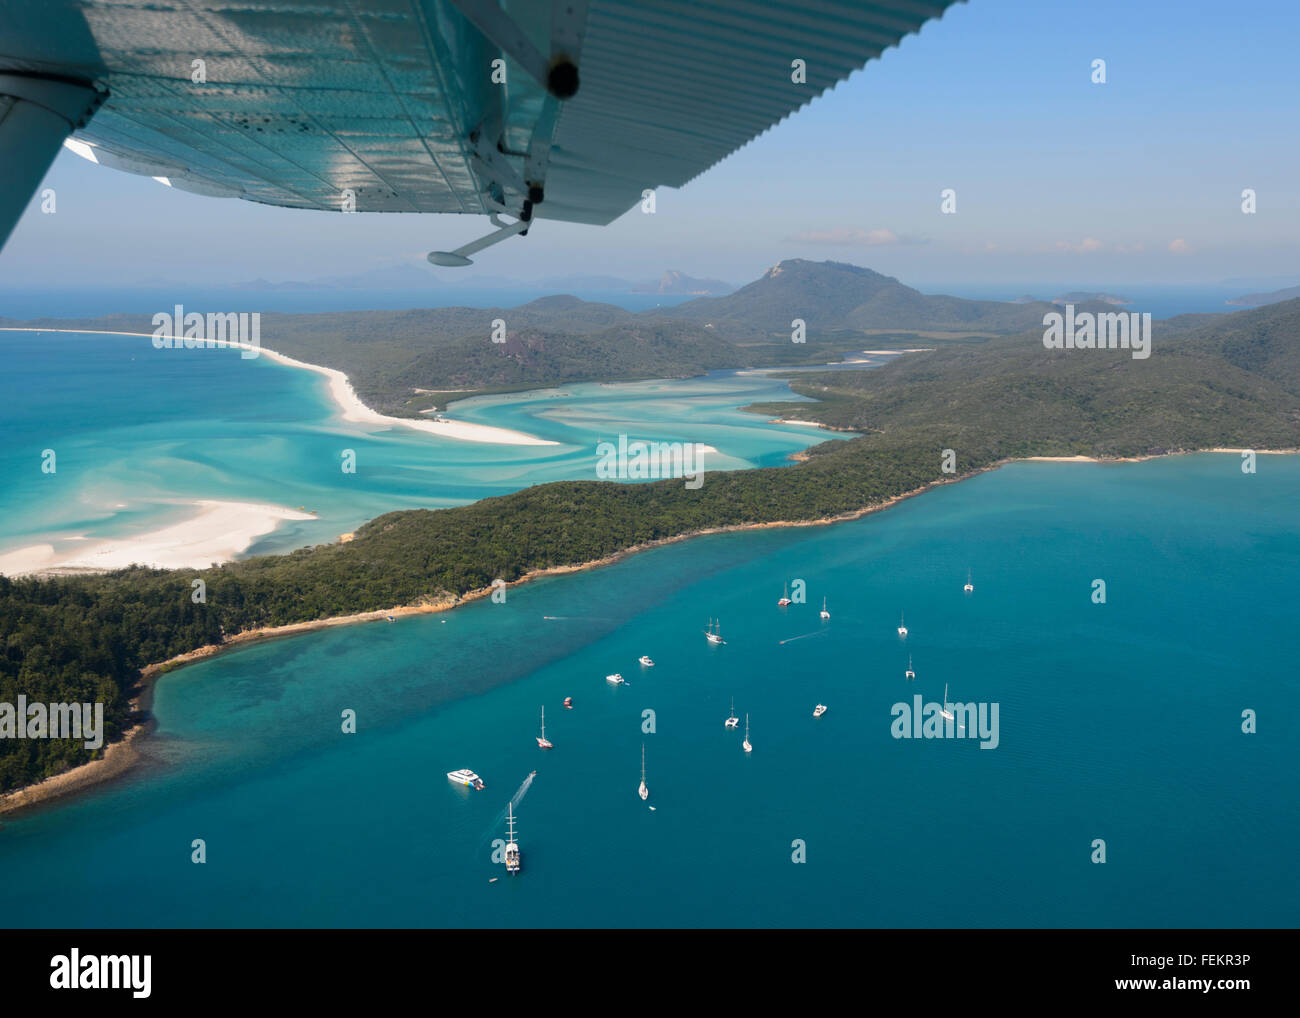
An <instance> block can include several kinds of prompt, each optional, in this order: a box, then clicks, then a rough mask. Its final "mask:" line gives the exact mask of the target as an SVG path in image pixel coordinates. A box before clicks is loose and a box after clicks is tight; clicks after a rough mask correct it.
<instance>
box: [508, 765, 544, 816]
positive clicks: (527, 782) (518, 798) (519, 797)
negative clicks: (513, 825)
mask: <svg viewBox="0 0 1300 1018" xmlns="http://www.w3.org/2000/svg"><path fill="white" fill-rule="evenodd" d="M535 777H537V772H536V771H533V772H532V773H531V774H529V775H528V777H526V778H524V783H523V784H522V785H520V786H519V791H517V792H515V795H514V798H513V799H511V800H510V805H511V806H513V807H514V808H515V809H518V808H519V804H520V803H521V802H523V801H524V796H525V795H527V794H528V789H530V788H531V787H532V785H533V778H535Z"/></svg>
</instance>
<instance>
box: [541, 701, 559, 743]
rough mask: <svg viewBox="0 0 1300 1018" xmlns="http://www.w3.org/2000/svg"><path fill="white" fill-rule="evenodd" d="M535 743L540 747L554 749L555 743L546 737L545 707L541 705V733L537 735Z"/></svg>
mask: <svg viewBox="0 0 1300 1018" xmlns="http://www.w3.org/2000/svg"><path fill="white" fill-rule="evenodd" d="M537 745H538V746H539V747H540V748H542V749H554V748H555V745H554V744H553V743H552V742H551V740H550V739H548V738H547V737H546V707H545V706H544V705H543V707H542V734H541V735H539V736H538V737H537Z"/></svg>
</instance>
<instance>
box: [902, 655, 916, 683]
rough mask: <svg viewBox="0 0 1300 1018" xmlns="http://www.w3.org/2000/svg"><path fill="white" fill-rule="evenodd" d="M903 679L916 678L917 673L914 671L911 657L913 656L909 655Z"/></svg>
mask: <svg viewBox="0 0 1300 1018" xmlns="http://www.w3.org/2000/svg"><path fill="white" fill-rule="evenodd" d="M903 678H905V679H914V678H916V672H914V671H912V655H911V654H908V655H907V671H905V672H904V673H903Z"/></svg>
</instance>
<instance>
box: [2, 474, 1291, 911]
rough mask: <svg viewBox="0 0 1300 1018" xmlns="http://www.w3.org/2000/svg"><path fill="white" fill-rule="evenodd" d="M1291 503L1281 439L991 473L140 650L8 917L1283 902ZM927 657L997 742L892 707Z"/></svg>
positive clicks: (928, 667)
mask: <svg viewBox="0 0 1300 1018" xmlns="http://www.w3.org/2000/svg"><path fill="white" fill-rule="evenodd" d="M705 483H707V480H706V482H705ZM1298 500H1300V459H1298V458H1296V457H1291V456H1286V457H1284V456H1261V457H1260V460H1259V471H1258V473H1257V474H1255V475H1244V474H1242V472H1241V470H1240V458H1239V457H1237V456H1234V455H1212V454H1207V455H1196V456H1185V457H1177V458H1170V459H1164V460H1155V461H1150V462H1145V463H1136V464H1117V465H1094V464H1076V463H1069V464H1062V463H1019V464H1013V465H1010V466H1008V467H1005V468H1003V469H1000V470H997V471H993V472H990V473H985V474H982V475H980V476H977V477H975V478H972V479H970V480H967V481H963V482H962V483H960V484H955V485H946V486H942V487H940V488H937V489H935V490H933V491H930V492H928V493H926V494H924V495H922V496H920V497H917V498H913V499H909V500H907V501H905V502H902V503H900V504H898V505H896V506H894V507H893V508H891V509H889V510H888V511H886V512H883V513H879V514H873V515H871V516H868V517H865V518H863V519H861V520H858V521H855V522H850V523H843V524H838V525H835V526H831V527H805V528H788V529H781V530H763V531H750V532H743V533H733V534H725V535H717V536H711V537H705V538H698V539H695V540H691V541H687V542H684V543H679V544H675V545H670V546H665V547H661V548H658V549H655V550H652V551H649V552H645V553H642V554H639V555H636V556H633V557H631V558H630V559H627V560H625V561H623V562H621V563H619V564H617V565H614V566H611V567H608V568H604V569H599V570H593V571H589V572H583V573H578V574H572V575H569V576H565V577H554V578H548V579H545V580H541V581H537V582H534V583H530V584H526V585H524V586H521V587H518V588H515V589H512V590H511V591H510V592H509V594H508V599H507V602H506V603H505V604H492V603H491V602H489V601H479V602H475V603H472V604H470V605H467V606H464V607H462V608H458V609H456V610H455V611H452V612H449V613H445V614H441V615H431V616H423V617H418V618H408V619H403V620H400V621H398V622H396V623H392V624H384V623H379V624H368V625H363V626H355V627H350V628H346V629H336V630H331V631H322V632H317V633H313V634H310V635H307V636H302V637H297V638H294V639H287V640H280V641H275V642H269V643H264V644H260V645H253V646H248V647H245V648H242V649H239V650H236V651H234V652H231V653H229V654H226V655H223V656H220V657H217V658H214V659H211V660H208V661H206V662H203V663H200V664H196V665H194V666H191V667H188V668H185V669H182V670H180V671H177V672H174V673H172V674H170V675H168V676H167V677H166V678H165V679H163V680H162V682H161V683H160V684H159V686H158V689H157V699H156V704H155V707H156V714H157V717H158V722H159V724H158V731H157V733H156V734H155V735H154V736H153V737H152V738H150V739H149V740H148V741H147V742H146V743H144V745H145V747H146V749H147V751H148V754H149V757H150V762H149V764H148V766H146V767H144V768H143V769H141V770H139V771H138V772H136V774H135V775H134V776H133V777H131V778H129V779H128V780H126V781H125V782H123V783H119V784H116V785H113V786H111V787H108V788H105V789H103V790H100V791H98V792H96V793H93V794H90V795H87V796H85V797H82V798H80V799H77V800H75V801H73V802H70V803H64V804H59V805H55V806H51V807H49V808H46V809H43V810H40V811H38V812H34V813H29V814H25V815H22V816H19V817H16V818H10V819H7V820H5V821H3V826H0V869H2V871H3V872H4V873H5V874H7V879H5V880H3V881H0V924H3V925H5V926H10V927H25V926H52V927H63V926H74V927H79V926H90V927H96V926H107V927H118V926H125V927H136V926H140V927H150V926H163V927H168V926H183V927H191V926H193V927H199V926H219V927H220V926H294V927H297V926H308V927H314V926H344V927H370V926H398V927H423V926H433V927H442V926H485V927H532V926H574V927H584V926H632V927H662V926H686V927H704V926H737V927H754V926H758V927H775V926H817V927H822V926H873V927H874V926H883V927H930V926H957V927H990V926H991V927H1020V926H1030V927H1035V926H1067V927H1073V926H1081V927H1109V926H1119V927H1166V926H1168V927H1184V926H1187V927H1254V926H1263V927H1290V926H1294V925H1295V922H1296V920H1297V917H1298V916H1300V884H1297V882H1296V881H1295V880H1294V879H1292V878H1291V867H1292V860H1293V858H1294V855H1295V846H1296V844H1297V838H1298V837H1300V813H1298V812H1297V811H1296V810H1295V808H1294V802H1295V795H1294V790H1293V785H1294V781H1295V775H1296V773H1297V770H1300V743H1298V742H1297V740H1296V739H1295V737H1294V733H1293V732H1292V731H1291V730H1290V729H1289V727H1288V726H1289V724H1290V715H1289V714H1288V713H1287V711H1288V710H1289V708H1290V705H1291V704H1293V703H1294V701H1295V698H1296V693H1297V678H1296V671H1295V666H1294V634H1295V624H1294V619H1295V614H1296V606H1297V598H1296V594H1295V589H1296V586H1295V585H1296V577H1297V575H1300V533H1298V532H1297V527H1296V524H1295V520H1296V517H1295V507H1296V505H1297V504H1298ZM968 569H970V570H971V571H972V575H973V580H974V584H975V591H974V593H973V594H971V595H966V594H964V593H963V591H962V584H963V583H964V582H965V580H966V575H967V570H968ZM1096 579H1103V580H1105V582H1106V590H1107V599H1106V603H1105V604H1096V603H1093V600H1092V592H1093V581H1094V580H1096ZM795 580H803V581H804V583H805V585H806V591H807V603H803V604H795V605H792V606H790V607H789V608H786V609H780V608H778V607H777V606H776V600H777V598H778V597H779V596H780V595H781V592H782V590H783V587H784V585H785V584H786V583H791V584H794V581H795ZM823 597H825V598H826V601H827V606H828V608H829V610H830V612H831V613H832V618H831V619H830V620H829V621H828V622H822V621H821V620H819V618H818V609H819V608H820V607H821V604H822V599H823ZM903 611H905V612H906V621H907V625H908V627H909V629H910V633H909V636H908V638H907V640H906V642H903V641H901V640H900V639H899V637H898V635H897V634H896V632H895V627H896V626H897V625H898V620H899V614H900V612H903ZM710 617H713V618H719V619H720V620H721V628H722V635H723V637H724V638H725V639H726V641H727V643H726V644H725V645H724V646H721V647H711V646H709V645H707V644H706V642H705V640H704V637H703V635H702V630H703V629H704V627H705V624H706V620H707V619H709V618H710ZM783 641H784V642H783ZM909 653H910V654H911V655H912V660H913V665H914V668H915V671H916V673H917V677H916V679H915V681H913V682H908V681H907V680H905V678H904V671H905V669H906V667H907V661H908V654H909ZM641 654H649V655H650V656H651V657H653V658H654V660H655V662H656V665H655V667H654V668H653V669H649V670H643V669H642V668H641V667H640V666H639V665H638V664H637V660H636V659H637V657H638V656H639V655H641ZM614 671H618V672H621V673H622V674H623V676H624V677H625V678H626V679H627V685H626V686H623V687H619V688H615V687H613V686H611V685H609V684H608V683H606V681H605V679H604V676H605V675H606V674H607V673H610V672H614ZM945 684H947V685H948V687H949V694H950V699H951V700H953V701H957V702H984V703H989V704H997V705H998V708H999V741H998V745H997V747H996V748H995V749H988V750H985V749H981V748H980V746H979V744H978V742H977V741H975V740H971V739H896V738H894V737H893V736H892V735H891V724H892V722H893V714H892V709H893V705H894V704H896V703H899V702H910V701H911V698H912V696H913V695H914V694H920V695H921V696H922V697H923V698H924V699H925V700H926V701H935V700H940V699H942V697H943V689H944V686H945ZM565 696H572V697H573V699H574V702H575V707H574V709H573V710H571V711H566V710H563V709H562V708H561V701H562V700H563V698H564V697H565ZM732 696H734V697H735V701H736V710H737V712H738V713H739V714H741V715H742V717H743V716H744V715H745V714H748V715H749V718H750V723H751V731H752V734H751V738H752V742H753V745H754V751H753V753H752V754H750V755H748V756H747V755H746V754H745V753H743V752H742V749H741V745H740V742H741V737H742V736H741V733H738V732H734V731H728V730H726V729H724V727H723V724H722V722H723V719H724V718H725V717H726V716H727V713H728V707H729V700H730V698H731V697H732ZM819 702H820V703H824V704H827V705H828V706H829V711H828V712H827V713H826V714H825V716H824V717H822V718H820V719H817V720H814V719H813V718H812V709H813V706H814V705H815V704H817V703H819ZM542 705H545V707H546V720H547V734H548V736H549V737H550V738H551V739H552V740H553V741H554V743H555V749H554V750H552V751H550V752H543V751H541V750H539V749H538V748H537V746H536V744H535V741H534V735H535V734H536V731H537V721H538V711H539V708H540V707H541V706H542ZM346 709H352V710H355V711H356V712H357V719H358V731H357V733H356V734H351V735H346V734H343V733H342V732H341V725H340V716H341V713H342V712H343V711H344V710H346ZM646 710H651V711H653V712H654V715H653V718H654V731H653V732H651V733H647V732H645V731H644V730H643V725H645V721H644V720H643V719H644V717H645V715H644V713H643V712H644V711H646ZM1246 710H1251V711H1254V712H1256V715H1257V719H1258V720H1257V725H1258V731H1257V733H1256V734H1244V733H1243V732H1242V712H1243V711H1246ZM642 745H644V746H645V753H646V768H647V784H648V785H649V788H650V799H649V802H648V804H647V803H643V802H642V801H641V800H640V799H639V798H638V797H637V794H636V789H637V783H638V780H639V771H640V753H641V747H642ZM460 767H470V768H472V769H474V770H476V771H477V772H478V773H479V774H481V775H482V776H483V778H484V780H485V782H486V784H487V788H486V789H485V790H484V791H482V792H471V791H469V790H467V789H464V788H461V787H455V786H453V785H451V784H450V783H449V782H448V781H447V778H446V776H445V774H446V772H447V771H450V770H453V769H455V768H460ZM534 770H535V771H536V778H535V779H534V781H533V782H532V784H531V787H530V788H529V789H528V791H527V794H526V795H525V796H524V798H523V799H522V801H521V802H520V803H519V806H518V809H517V811H516V812H517V817H518V826H519V842H520V845H521V848H522V852H523V873H522V874H521V875H519V876H518V877H514V878H507V877H506V876H505V873H504V868H503V867H502V866H500V865H494V864H493V863H492V861H491V853H492V840H493V839H495V838H499V837H501V835H502V833H503V825H502V822H501V817H502V815H503V813H504V810H505V806H506V803H507V801H508V800H509V799H510V797H511V796H512V795H513V794H514V793H515V792H516V789H517V788H519V786H520V784H521V783H522V782H523V781H524V779H525V778H526V776H527V775H528V774H529V773H530V772H531V771H534ZM649 806H654V807H656V809H655V810H653V811H652V810H650V809H649ZM195 839H203V840H204V842H205V843H206V853H207V861H206V863H205V864H203V865H196V864H194V863H192V862H191V861H190V860H191V852H192V851H193V849H192V847H191V846H192V843H193V842H194V840H195ZM1096 839H1103V840H1104V841H1105V846H1106V862H1105V863H1104V864H1096V863H1093V862H1092V861H1090V860H1091V858H1092V856H1093V854H1094V841H1095V840H1096ZM796 842H800V843H802V846H803V851H804V854H805V858H806V861H805V862H802V863H796V862H794V861H792V854H793V853H794V852H795V851H796ZM494 877H498V878H500V879H498V880H496V882H492V878H494Z"/></svg>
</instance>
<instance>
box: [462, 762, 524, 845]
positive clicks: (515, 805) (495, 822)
mask: <svg viewBox="0 0 1300 1018" xmlns="http://www.w3.org/2000/svg"><path fill="white" fill-rule="evenodd" d="M535 777H537V772H536V771H533V772H531V773H530V774H529V775H528V777H526V778H524V782H523V784H521V785H520V786H519V789H518V791H516V792H515V794H514V796H513V797H512V798H511V800H510V802H509V804H508V805H506V806H504V807H502V809H501V812H499V813H498V814H497V815H496V816H494V817H493V818H492V823H491V824H489V825H488V828H487V830H485V831H484V832H483V835H482V837H480V838H479V839H478V849H477V850H476V851H481V850H482V849H483V847H484V846H485V845H486V844H487V843H488V842H489V841H490V840H491V839H493V838H499V837H501V825H502V824H503V823H505V819H506V812H507V810H511V809H515V810H517V809H519V804H520V803H521V802H523V801H524V796H525V795H527V794H528V789H530V788H531V787H532V785H533V778H535Z"/></svg>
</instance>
